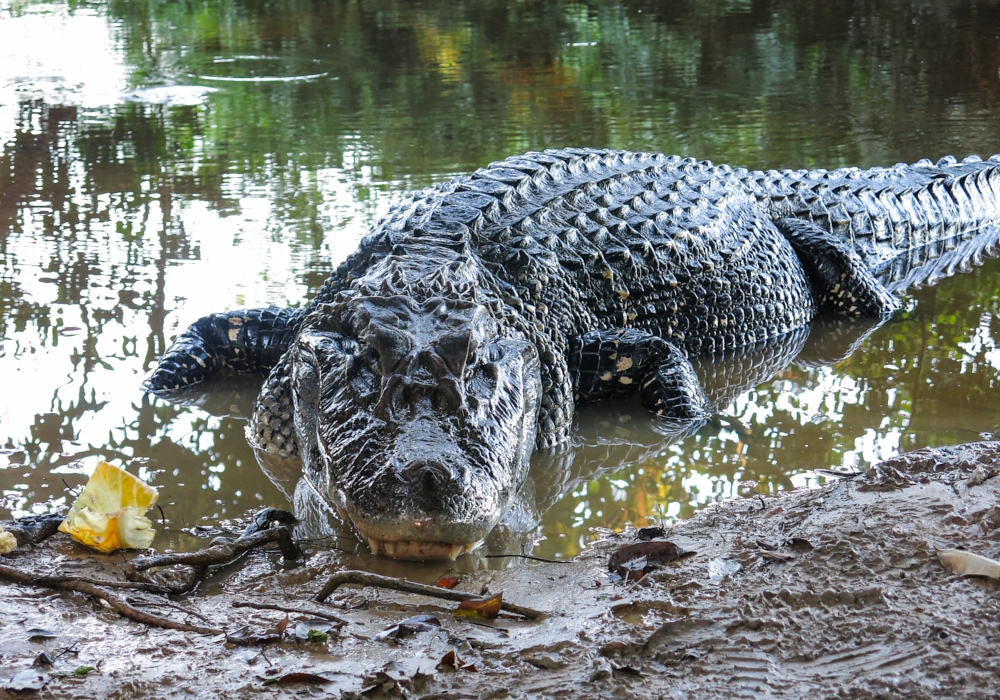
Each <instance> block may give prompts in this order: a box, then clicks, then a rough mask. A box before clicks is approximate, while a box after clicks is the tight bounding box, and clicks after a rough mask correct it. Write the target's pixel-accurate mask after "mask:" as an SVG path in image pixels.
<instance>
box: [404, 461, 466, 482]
mask: <svg viewBox="0 0 1000 700" xmlns="http://www.w3.org/2000/svg"><path fill="white" fill-rule="evenodd" d="M400 475H401V476H402V477H403V478H404V479H406V480H407V481H412V482H414V483H415V482H418V481H427V482H433V483H438V484H444V483H447V482H449V481H453V480H454V479H455V473H454V472H453V471H452V469H451V468H450V467H448V466H446V465H444V464H441V463H440V462H433V461H430V460H417V461H414V462H410V463H409V464H407V465H406V466H405V467H403V468H402V469H401V470H400Z"/></svg>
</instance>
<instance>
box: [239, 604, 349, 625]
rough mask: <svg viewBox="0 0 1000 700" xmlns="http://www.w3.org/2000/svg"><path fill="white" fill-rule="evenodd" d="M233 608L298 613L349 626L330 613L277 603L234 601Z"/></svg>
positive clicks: (340, 618)
mask: <svg viewBox="0 0 1000 700" xmlns="http://www.w3.org/2000/svg"><path fill="white" fill-rule="evenodd" d="M233 607H234V608H253V609H255V610H278V611H280V612H286V613H296V614H299V615H312V616H313V617H320V618H323V619H324V620H329V621H330V622H336V623H337V624H339V625H346V624H347V620H345V619H344V618H342V617H337V616H336V615H331V614H330V613H328V612H324V611H322V610H313V609H312V608H303V607H299V606H297V605H277V604H276V603H257V602H254V601H252V600H234V601H233Z"/></svg>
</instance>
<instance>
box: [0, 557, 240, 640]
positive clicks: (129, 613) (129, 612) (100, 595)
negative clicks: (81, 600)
mask: <svg viewBox="0 0 1000 700" xmlns="http://www.w3.org/2000/svg"><path fill="white" fill-rule="evenodd" d="M0 578H4V579H6V580H8V581H13V582H14V583H18V584H21V585H22V586H34V587H42V588H59V589H62V590H64V591H76V592H77V593H83V594H85V595H89V596H91V597H93V598H97V599H98V600H103V601H104V602H106V603H107V604H108V605H110V606H111V607H112V608H114V609H115V610H117V611H118V612H119V613H120V614H121V615H123V616H124V617H127V618H128V619H130V620H135V621H136V622H141V623H143V624H144V625H150V626H152V627H163V628H165V629H171V630H181V631H182V632H197V633H199V634H221V633H222V630H219V629H216V628H214V627H202V626H200V625H189V624H187V623H185V622H175V621H174V620H170V619H167V618H165V617H160V616H158V615H151V614H149V613H146V612H142V611H141V610H138V609H136V608H134V607H132V606H131V605H129V604H128V603H126V602H125V601H124V600H122V599H121V598H119V597H118V596H117V595H115V594H114V593H112V592H111V591H109V590H107V589H105V588H102V587H101V586H99V585H96V584H95V583H91V582H90V581H85V580H83V579H80V578H74V577H70V576H36V575H34V574H32V573H29V572H27V571H19V570H18V569H15V568H13V567H10V566H3V565H0Z"/></svg>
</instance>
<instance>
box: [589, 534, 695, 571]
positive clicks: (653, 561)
mask: <svg viewBox="0 0 1000 700" xmlns="http://www.w3.org/2000/svg"><path fill="white" fill-rule="evenodd" d="M684 554H687V552H685V551H684V550H682V549H681V548H680V547H678V546H677V545H675V544H674V543H673V542H660V541H657V542H640V543H639V544H630V545H628V546H626V547H622V548H621V549H619V550H618V551H616V552H615V553H614V554H612V555H611V557H610V559H608V570H609V571H611V572H612V573H616V574H618V575H619V576H621V577H622V578H623V579H625V580H627V581H638V580H639V579H641V578H642V577H643V576H644V575H645V574H647V573H649V572H650V571H652V570H653V569H654V568H656V566H657V565H658V564H666V563H667V562H671V561H674V560H675V559H679V558H680V557H681V556H683V555H684Z"/></svg>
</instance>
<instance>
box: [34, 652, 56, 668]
mask: <svg viewBox="0 0 1000 700" xmlns="http://www.w3.org/2000/svg"><path fill="white" fill-rule="evenodd" d="M55 662H56V660H55V659H53V658H52V655H51V654H49V652H47V651H43V652H42V653H41V654H39V655H38V656H36V657H35V660H34V661H32V662H31V665H32V666H51V665H52V664H54V663H55Z"/></svg>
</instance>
